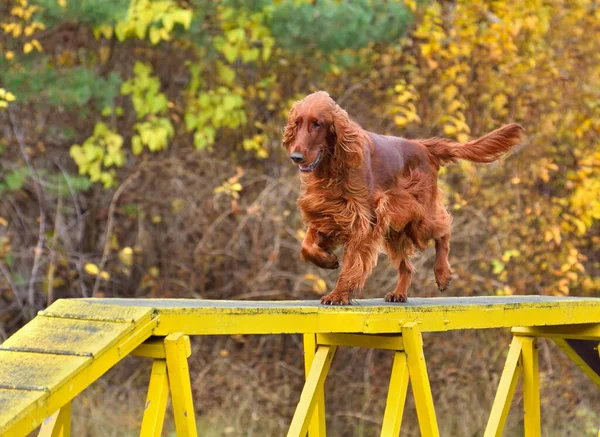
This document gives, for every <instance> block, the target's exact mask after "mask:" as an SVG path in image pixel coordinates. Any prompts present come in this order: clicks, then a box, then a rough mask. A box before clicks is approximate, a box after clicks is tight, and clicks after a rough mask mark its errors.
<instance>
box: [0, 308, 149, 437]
mask: <svg viewBox="0 0 600 437" xmlns="http://www.w3.org/2000/svg"><path fill="white" fill-rule="evenodd" d="M73 303H74V302H73ZM80 308H81V305H77V304H75V305H73V304H72V302H68V301H59V302H56V303H55V304H54V305H52V306H51V307H50V308H49V310H48V311H41V312H40V313H39V315H38V316H37V317H36V318H35V319H33V320H32V321H31V322H30V323H28V324H27V325H26V326H24V327H23V328H22V329H21V330H20V331H18V332H17V333H16V334H15V335H13V336H12V337H10V338H9V339H8V340H6V341H5V342H4V343H3V344H2V345H1V346H0V435H1V436H5V435H6V436H20V435H26V434H27V433H29V432H31V431H32V430H34V429H35V428H36V427H37V426H39V425H40V424H41V423H42V421H43V420H44V419H46V418H48V417H49V416H51V415H52V414H53V413H54V412H55V411H57V410H58V409H59V408H61V407H62V406H63V405H66V404H67V403H68V402H69V401H70V400H71V399H73V398H74V397H75V396H77V395H78V394H79V393H80V392H81V391H83V390H84V389H85V388H86V387H87V386H89V385H90V384H91V383H92V382H94V381H95V380H96V379H98V378H99V377H100V376H102V375H103V374H104V373H105V372H106V371H107V370H108V369H110V368H111V367H113V366H114V365H115V364H116V363H117V362H119V361H120V360H121V359H122V358H124V357H126V356H127V355H128V354H129V353H130V352H131V351H132V350H133V349H134V348H135V347H137V346H138V345H140V344H141V343H142V342H143V341H145V340H146V339H147V338H148V337H150V335H151V334H152V330H153V329H154V328H155V327H156V326H157V322H158V319H157V317H155V316H154V311H153V310H152V308H149V307H129V308H123V307H118V306H106V305H102V306H91V307H90V306H88V305H85V311H79V309H80Z"/></svg>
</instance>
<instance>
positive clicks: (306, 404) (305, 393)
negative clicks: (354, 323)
mask: <svg viewBox="0 0 600 437" xmlns="http://www.w3.org/2000/svg"><path fill="white" fill-rule="evenodd" d="M335 349H336V347H335V346H319V347H318V348H317V351H316V352H315V356H314V358H313V361H312V365H311V366H310V371H309V372H308V376H307V377H306V383H305V384H304V388H303V389H302V394H301V395H300V401H299V402H298V406H297V407H296V412H295V413H294V417H293V418H292V423H291V425H290V429H289V430H288V433H287V436H288V437H304V436H305V435H306V432H307V430H308V423H309V420H310V417H311V415H312V414H313V412H314V410H315V406H316V404H317V393H318V392H319V391H320V390H321V391H322V390H323V384H324V383H325V377H326V376H327V372H328V371H329V366H331V361H332V360H333V355H334V354H335Z"/></svg>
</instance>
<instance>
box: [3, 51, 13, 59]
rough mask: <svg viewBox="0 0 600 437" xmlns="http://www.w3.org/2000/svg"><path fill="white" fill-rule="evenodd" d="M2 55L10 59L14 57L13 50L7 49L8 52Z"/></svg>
mask: <svg viewBox="0 0 600 437" xmlns="http://www.w3.org/2000/svg"><path fill="white" fill-rule="evenodd" d="M4 57H5V58H6V59H8V60H9V61H10V60H11V59H12V58H14V57H15V52H12V51H10V50H9V51H8V52H6V53H5V54H4Z"/></svg>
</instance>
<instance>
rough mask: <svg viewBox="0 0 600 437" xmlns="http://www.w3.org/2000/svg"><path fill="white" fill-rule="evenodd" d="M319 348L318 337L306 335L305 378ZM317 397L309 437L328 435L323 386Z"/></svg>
mask: <svg viewBox="0 0 600 437" xmlns="http://www.w3.org/2000/svg"><path fill="white" fill-rule="evenodd" d="M317 346H318V343H317V336H315V334H304V376H305V378H307V379H308V374H309V372H310V368H311V366H312V363H313V360H314V358H315V353H316V351H317ZM315 397H316V402H317V405H316V406H315V408H314V411H313V413H312V415H311V418H310V423H309V425H308V437H325V436H326V434H327V427H326V422H325V390H324V389H323V387H322V386H321V387H319V388H318V389H317V393H315Z"/></svg>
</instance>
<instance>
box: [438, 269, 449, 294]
mask: <svg viewBox="0 0 600 437" xmlns="http://www.w3.org/2000/svg"><path fill="white" fill-rule="evenodd" d="M451 280H452V272H451V271H450V269H449V268H443V269H435V283H436V285H437V288H438V290H440V291H441V292H444V291H446V290H447V289H448V286H449V285H450V281H451Z"/></svg>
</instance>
